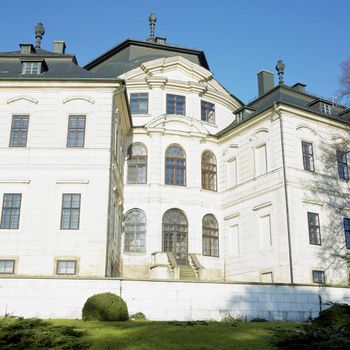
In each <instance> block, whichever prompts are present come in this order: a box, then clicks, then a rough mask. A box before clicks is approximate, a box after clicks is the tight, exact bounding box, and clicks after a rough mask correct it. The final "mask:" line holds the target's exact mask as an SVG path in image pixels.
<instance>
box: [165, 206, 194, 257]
mask: <svg viewBox="0 0 350 350" xmlns="http://www.w3.org/2000/svg"><path fill="white" fill-rule="evenodd" d="M187 232H188V225H187V219H186V216H185V214H184V213H183V212H182V211H181V210H179V209H169V210H168V211H167V212H165V214H164V215H163V251H164V252H172V253H173V254H174V257H175V258H176V261H177V263H178V264H187Z"/></svg>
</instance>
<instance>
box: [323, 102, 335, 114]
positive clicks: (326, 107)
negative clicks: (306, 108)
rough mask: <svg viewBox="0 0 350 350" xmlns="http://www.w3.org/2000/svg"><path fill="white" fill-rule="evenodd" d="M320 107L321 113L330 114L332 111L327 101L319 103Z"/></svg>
mask: <svg viewBox="0 0 350 350" xmlns="http://www.w3.org/2000/svg"><path fill="white" fill-rule="evenodd" d="M320 109H321V113H324V114H331V113H332V107H331V105H329V104H327V103H321V104H320Z"/></svg>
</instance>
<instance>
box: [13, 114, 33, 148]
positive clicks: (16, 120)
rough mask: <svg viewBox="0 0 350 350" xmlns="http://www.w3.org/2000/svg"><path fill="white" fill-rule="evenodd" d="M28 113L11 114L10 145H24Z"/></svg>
mask: <svg viewBox="0 0 350 350" xmlns="http://www.w3.org/2000/svg"><path fill="white" fill-rule="evenodd" d="M28 124H29V115H14V116H12V124H11V136H10V147H26V145H27V135H28Z"/></svg>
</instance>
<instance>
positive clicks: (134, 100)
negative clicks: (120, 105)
mask: <svg viewBox="0 0 350 350" xmlns="http://www.w3.org/2000/svg"><path fill="white" fill-rule="evenodd" d="M130 110H131V114H147V113H148V93H134V94H130Z"/></svg>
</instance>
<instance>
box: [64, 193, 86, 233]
mask: <svg viewBox="0 0 350 350" xmlns="http://www.w3.org/2000/svg"><path fill="white" fill-rule="evenodd" d="M75 195H77V196H79V207H78V208H74V207H72V198H73V197H72V196H75ZM64 196H71V198H70V207H69V208H65V207H64ZM64 210H69V227H68V228H67V227H63V216H64V215H63V214H64ZM73 210H78V221H77V227H73V228H72V227H71V226H72V219H71V218H72V211H73ZM80 211H81V193H62V206H61V224H60V230H79V229H80Z"/></svg>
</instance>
